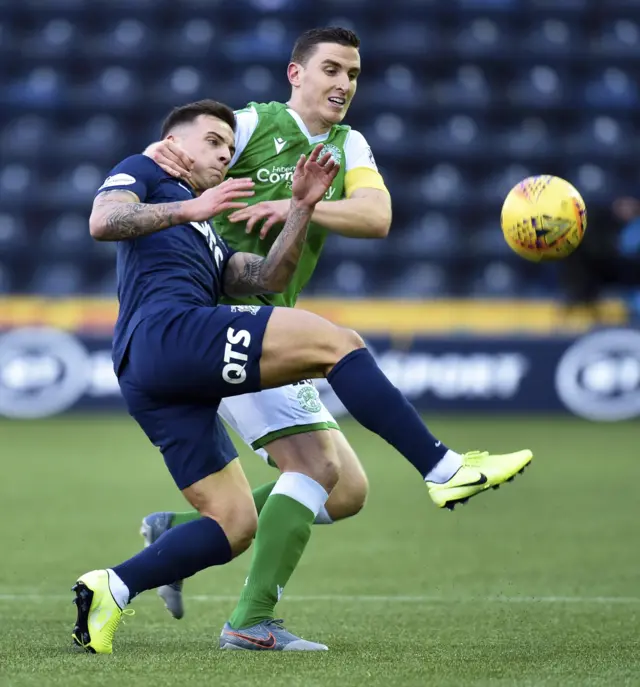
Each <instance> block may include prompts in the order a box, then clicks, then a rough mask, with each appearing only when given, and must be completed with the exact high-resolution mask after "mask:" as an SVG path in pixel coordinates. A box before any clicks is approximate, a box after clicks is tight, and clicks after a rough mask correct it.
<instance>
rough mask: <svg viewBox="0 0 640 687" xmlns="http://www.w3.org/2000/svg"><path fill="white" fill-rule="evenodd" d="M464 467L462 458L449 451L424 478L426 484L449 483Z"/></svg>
mask: <svg viewBox="0 0 640 687" xmlns="http://www.w3.org/2000/svg"><path fill="white" fill-rule="evenodd" d="M461 466H462V456H461V455H460V454H459V453H456V452H455V451H452V450H451V449H449V450H448V451H447V452H446V453H445V454H444V456H443V457H442V458H441V459H440V461H438V463H436V465H435V466H434V467H433V468H432V469H431V471H430V472H429V474H428V475H427V476H426V477H425V478H424V481H425V482H437V483H438V484H442V483H443V482H448V481H449V480H450V479H451V478H452V477H453V476H454V475H455V474H456V472H458V470H459V469H460V468H461Z"/></svg>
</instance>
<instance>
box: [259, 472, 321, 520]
mask: <svg viewBox="0 0 640 687" xmlns="http://www.w3.org/2000/svg"><path fill="white" fill-rule="evenodd" d="M275 494H283V495H284V496H288V497H289V498H291V499H293V500H294V501H297V502H298V503H301V504H302V505H303V506H305V507H306V508H308V509H309V510H310V511H311V512H312V513H313V515H314V517H315V516H317V515H318V513H319V512H320V509H321V508H322V507H323V506H324V504H325V503H326V501H327V499H328V498H329V494H327V492H326V491H325V489H324V487H323V486H322V485H321V484H319V483H318V482H316V481H315V480H314V479H311V477H309V476H307V475H303V474H302V473H300V472H283V473H282V474H281V475H280V477H279V478H278V481H277V482H276V486H275V487H274V488H273V490H272V491H271V494H269V498H271V497H272V496H274V495H275Z"/></svg>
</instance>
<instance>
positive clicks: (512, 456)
mask: <svg viewBox="0 0 640 687" xmlns="http://www.w3.org/2000/svg"><path fill="white" fill-rule="evenodd" d="M532 460H533V453H531V451H526V450H525V451H516V452H515V453H505V454H504V455H493V454H491V453H489V452H488V451H470V452H469V453H465V454H464V455H463V456H462V466H461V467H460V469H459V470H458V471H457V472H456V473H455V475H453V477H451V479H449V480H448V481H447V482H443V483H442V484H439V483H437V482H427V487H428V488H429V495H430V496H431V498H432V499H433V502H434V503H435V504H436V506H438V507H439V508H449V510H453V508H454V507H455V505H456V504H457V503H466V502H467V501H468V500H469V499H470V498H471V497H472V496H476V495H477V494H481V493H482V492H483V491H486V490H487V489H489V488H490V487H493V488H494V489H498V487H499V486H500V485H501V484H502V483H503V482H510V481H511V480H512V479H513V478H514V477H515V476H516V475H517V474H518V473H519V472H523V471H524V469H525V468H526V467H527V465H529V463H530V462H531V461H532Z"/></svg>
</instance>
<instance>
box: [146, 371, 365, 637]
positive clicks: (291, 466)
mask: <svg viewBox="0 0 640 687" xmlns="http://www.w3.org/2000/svg"><path fill="white" fill-rule="evenodd" d="M219 414H220V415H221V416H222V417H223V418H224V420H225V422H226V423H227V424H228V425H229V426H231V428H232V429H233V430H234V431H235V432H236V433H237V434H239V435H240V437H241V438H242V439H243V440H244V441H245V442H246V443H247V444H248V445H249V446H250V447H252V448H253V449H254V450H256V451H257V452H258V453H259V455H261V456H262V457H263V458H265V459H268V460H269V462H270V464H272V465H273V464H276V466H277V467H279V468H280V470H281V472H292V473H301V474H303V475H306V476H307V477H310V478H311V479H313V480H315V481H316V482H318V483H319V484H321V485H323V486H324V487H325V489H326V490H327V491H329V490H330V487H331V484H332V483H333V482H334V481H335V477H334V474H333V473H335V472H336V469H337V465H340V478H339V480H338V484H337V487H336V489H335V490H334V491H337V492H338V498H337V499H334V492H331V495H330V496H329V501H328V504H327V507H325V506H322V507H321V508H320V510H319V512H318V513H317V515H316V516H315V519H314V522H315V523H322V524H329V523H331V522H333V521H334V520H338V519H342V518H345V517H349V516H350V515H353V514H355V513H357V512H358V511H359V510H360V509H361V507H362V505H363V503H364V499H365V496H366V489H367V483H366V477H365V476H364V472H363V470H362V467H361V466H360V464H359V462H358V460H357V458H356V456H355V454H354V453H353V450H352V449H351V448H350V447H349V444H348V443H347V441H346V440H345V439H344V437H343V435H342V434H341V432H340V431H339V430H337V429H330V428H337V427H338V425H337V423H336V422H335V420H334V418H333V417H332V416H331V414H330V413H329V411H328V410H327V409H326V408H325V407H324V405H323V404H322V402H321V401H320V397H319V395H318V392H317V390H316V389H315V387H314V385H313V384H312V383H311V382H310V381H308V380H307V381H303V382H300V383H298V384H295V385H289V386H286V387H278V388H275V389H267V390H265V391H261V392H259V393H254V394H244V395H241V396H234V397H231V398H227V399H225V400H224V401H223V402H222V403H221V406H220V410H219ZM327 430H329V431H327ZM337 449H339V450H337ZM267 451H268V453H267ZM276 484H277V480H276V481H273V482H270V483H268V484H263V485H261V486H260V487H258V488H257V489H254V491H253V498H254V502H255V504H256V508H257V510H258V514H260V513H261V511H262V509H263V507H264V506H265V504H268V503H269V495H270V494H271V492H272V490H273V488H274V487H275V486H276ZM196 517H198V513H197V511H188V512H183V513H171V512H158V513H152V514H150V515H147V516H145V518H144V519H143V522H142V527H141V533H142V535H143V537H144V539H145V543H146V545H147V546H148V545H149V544H151V543H152V542H153V541H155V539H157V538H158V537H159V536H161V535H162V534H163V533H164V532H165V531H166V530H167V529H169V528H170V527H172V526H176V525H178V524H181V523H183V522H189V521H191V520H193V519H194V518H196ZM272 519H273V516H269V517H267V516H265V517H264V518H263V521H264V523H265V524H264V525H261V527H260V530H259V533H258V535H257V538H256V547H255V549H254V554H253V559H252V564H251V570H250V572H249V578H248V579H249V583H248V584H247V585H246V586H245V588H244V590H243V599H242V602H241V605H240V606H239V608H241V610H242V614H243V620H242V621H239V620H238V618H237V617H236V618H235V622H242V623H243V626H245V624H246V622H248V620H246V619H247V618H249V617H252V618H255V617H257V616H258V615H260V616H261V618H262V617H270V616H271V612H270V613H268V614H267V615H264V608H265V606H268V605H273V603H274V602H273V598H274V597H273V595H272V594H270V592H269V590H270V589H275V588H278V587H279V588H281V589H282V588H284V586H285V584H286V582H287V580H288V579H289V577H290V575H291V573H292V571H293V569H294V568H295V566H296V565H297V562H298V560H299V558H300V556H301V554H302V546H300V547H298V548H296V547H292V548H288V549H287V551H286V552H284V555H280V549H279V547H278V546H277V545H274V546H271V545H269V543H268V542H269V540H270V539H271V538H272V537H273V536H276V538H277V540H278V541H282V540H283V537H281V536H280V532H282V531H284V530H286V529H287V528H290V527H299V528H301V529H302V531H303V533H304V531H305V530H307V528H306V525H303V524H302V523H300V522H297V521H296V520H291V519H288V521H287V522H286V523H284V524H276V525H274V526H271V525H269V523H270V521H271V520H272ZM276 533H277V534H276ZM308 534H309V531H308V530H307V538H308ZM303 539H304V537H302V538H300V539H299V541H300V542H302V541H303ZM272 578H273V579H275V580H276V582H275V583H273V581H272ZM182 590H183V584H182V581H181V580H180V581H176V582H174V583H172V584H171V585H166V586H163V587H160V588H159V589H158V595H159V596H160V598H161V599H162V600H163V601H164V604H165V607H166V608H167V610H168V611H169V613H170V614H171V615H172V616H173V617H174V618H177V619H179V618H182V617H183V615H184V602H183V594H182ZM254 600H255V603H254ZM271 611H273V608H272V609H271ZM261 618H260V619H261Z"/></svg>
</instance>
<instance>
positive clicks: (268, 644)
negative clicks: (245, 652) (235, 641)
mask: <svg viewBox="0 0 640 687" xmlns="http://www.w3.org/2000/svg"><path fill="white" fill-rule="evenodd" d="M229 634H230V635H233V636H234V637H238V638H239V639H244V641H245V642H249V643H251V644H255V645H256V646H259V647H261V648H262V649H273V647H274V646H275V645H276V638H275V637H274V636H273V634H272V633H271V632H269V636H268V637H267V638H266V639H259V638H258V637H250V636H249V635H243V634H242V633H241V632H229Z"/></svg>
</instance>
